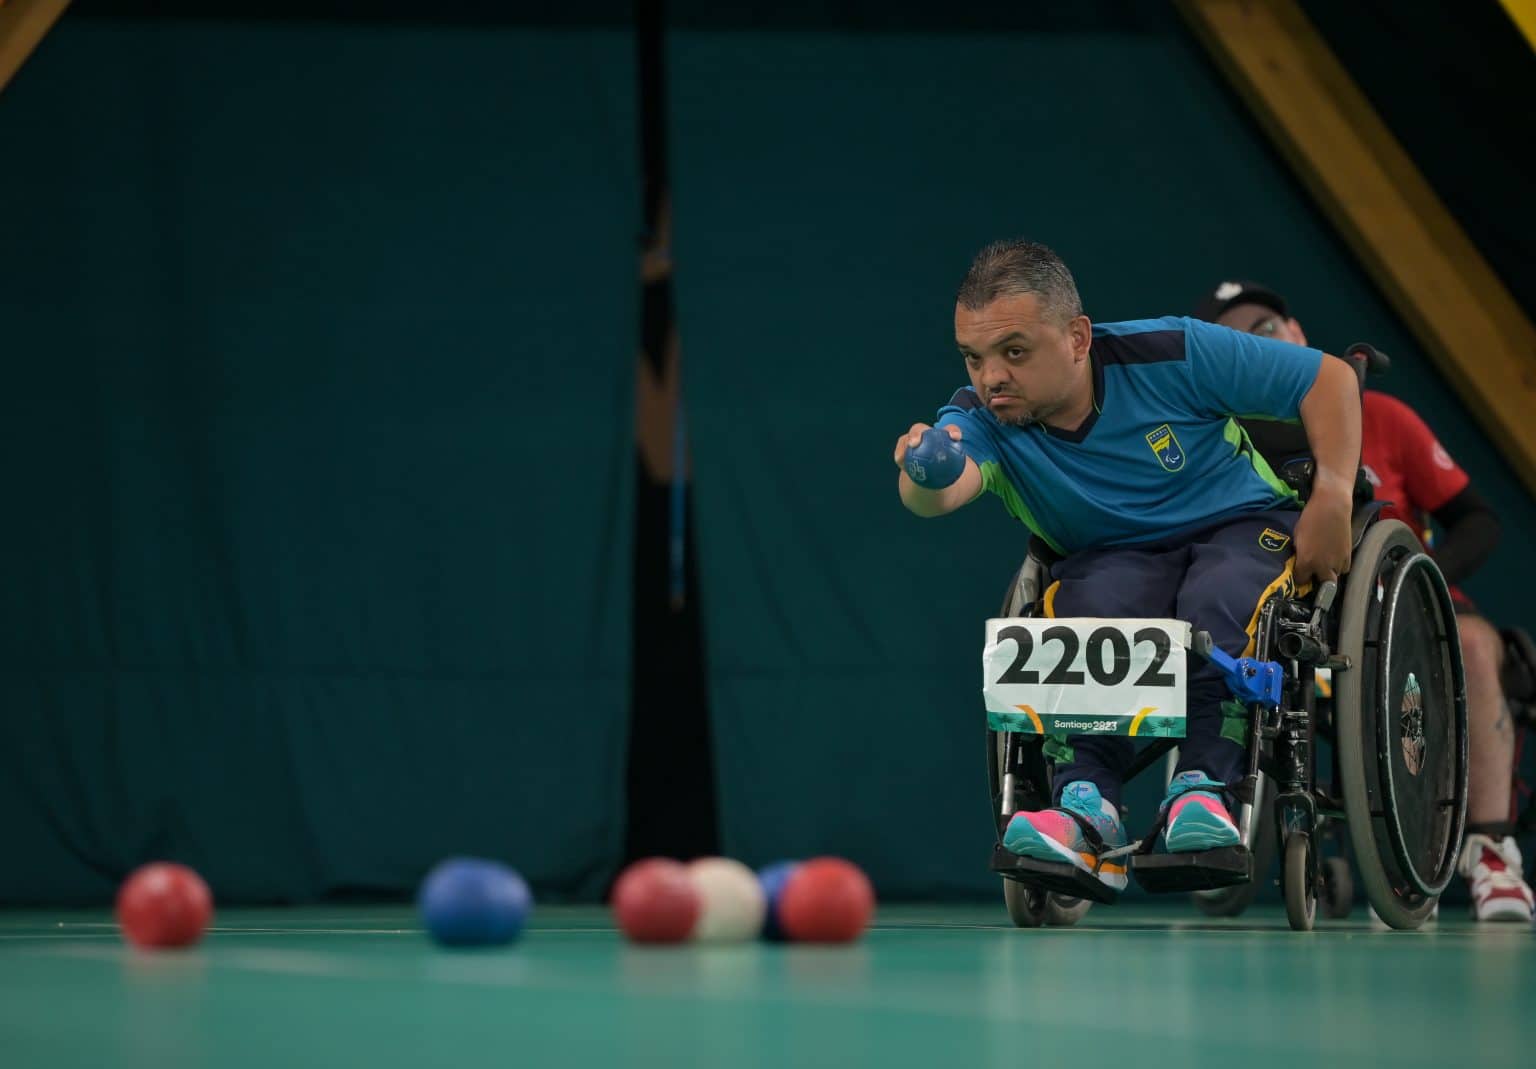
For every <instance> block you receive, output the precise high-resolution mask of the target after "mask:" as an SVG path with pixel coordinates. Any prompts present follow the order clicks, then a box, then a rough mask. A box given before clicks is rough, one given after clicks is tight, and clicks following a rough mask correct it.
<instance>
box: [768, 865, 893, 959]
mask: <svg viewBox="0 0 1536 1069" xmlns="http://www.w3.org/2000/svg"><path fill="white" fill-rule="evenodd" d="M874 911H875V890H874V888H873V887H871V886H870V884H869V877H867V876H865V875H864V873H863V871H862V870H860V868H859V867H858V866H857V865H855V864H853V863H852V862H851V861H844V860H843V859H842V858H840V857H818V858H812V859H811V860H810V861H807V862H805V863H804V864H802V865H801V866H800V867H799V868H798V869H797V870H795V874H794V875H793V876H791V877H790V878H789V882H788V883H786V884H785V885H784V894H783V896H782V897H781V898H780V899H779V919H780V921H781V923H782V924H783V926H784V932H785V934H786V935H788V936H789V938H790V939H793V940H795V941H796V942H801V943H851V942H853V940H855V939H857V938H858V937H859V936H860V935H862V934H863V933H864V929H865V928H866V927H868V926H869V918H870V915H871V914H872V913H874Z"/></svg>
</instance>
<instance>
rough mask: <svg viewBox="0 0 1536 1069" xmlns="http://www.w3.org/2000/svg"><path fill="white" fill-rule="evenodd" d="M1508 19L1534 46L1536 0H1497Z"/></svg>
mask: <svg viewBox="0 0 1536 1069" xmlns="http://www.w3.org/2000/svg"><path fill="white" fill-rule="evenodd" d="M1499 2H1500V3H1501V4H1503V5H1504V12H1505V14H1507V15H1508V16H1509V21H1510V22H1513V23H1514V24H1515V28H1516V29H1518V30H1519V31H1520V34H1521V36H1523V37H1524V38H1525V39H1526V40H1527V41H1528V42H1530V45H1531V47H1532V48H1536V0H1499Z"/></svg>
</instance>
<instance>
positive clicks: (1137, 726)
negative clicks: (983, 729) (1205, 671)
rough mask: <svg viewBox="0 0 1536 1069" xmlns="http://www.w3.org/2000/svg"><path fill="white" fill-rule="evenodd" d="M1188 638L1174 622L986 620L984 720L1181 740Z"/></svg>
mask: <svg viewBox="0 0 1536 1069" xmlns="http://www.w3.org/2000/svg"><path fill="white" fill-rule="evenodd" d="M1189 643H1190V626H1189V624H1188V623H1186V622H1184V621H1183V620H1102V619H1088V618H1084V619H1062V620H1041V619H1030V618H1024V619H1019V618H1009V619H998V620H988V621H987V645H986V650H985V652H984V654H983V655H982V666H983V671H984V673H985V675H984V676H983V679H982V693H983V696H984V697H985V700H986V706H987V722H988V725H989V726H990V727H991V728H992V730H994V731H1023V732H1030V733H1033V734H1038V735H1136V736H1143V735H1146V736H1172V737H1175V738H1182V737H1183V735H1184V716H1185V692H1186V690H1187V687H1188V651H1189Z"/></svg>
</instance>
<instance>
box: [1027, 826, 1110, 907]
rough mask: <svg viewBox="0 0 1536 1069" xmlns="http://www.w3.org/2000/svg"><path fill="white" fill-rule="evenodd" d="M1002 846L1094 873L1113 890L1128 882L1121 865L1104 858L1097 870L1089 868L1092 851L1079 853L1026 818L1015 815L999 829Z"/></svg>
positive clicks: (1038, 858)
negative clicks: (1006, 824)
mask: <svg viewBox="0 0 1536 1069" xmlns="http://www.w3.org/2000/svg"><path fill="white" fill-rule="evenodd" d="M1003 848H1004V849H1005V850H1008V851H1009V852H1011V853H1015V854H1018V855H1019V856H1020V857H1027V858H1032V859H1033V860H1035V861H1064V862H1066V863H1067V864H1068V865H1071V866H1073V867H1074V868H1077V869H1081V870H1082V871H1083V872H1086V873H1088V874H1089V875H1090V876H1094V877H1095V878H1096V879H1097V880H1098V881H1099V882H1100V883H1102V884H1103V885H1104V886H1105V887H1110V888H1113V889H1114V890H1116V891H1123V890H1125V889H1126V887H1127V885H1128V884H1129V883H1130V879H1129V877H1128V876H1127V875H1126V871H1125V866H1124V865H1122V864H1120V863H1118V862H1114V861H1106V862H1104V864H1103V865H1101V866H1100V867H1099V871H1098V873H1097V874H1095V873H1094V871H1093V866H1094V862H1095V861H1097V860H1098V859H1097V858H1095V857H1094V856H1093V855H1092V854H1085V853H1081V852H1079V851H1077V850H1073V849H1072V848H1071V847H1070V846H1066V845H1064V844H1062V843H1059V842H1057V841H1056V840H1055V839H1052V838H1051V837H1050V836H1048V835H1041V834H1040V832H1039V831H1038V830H1037V829H1036V828H1035V826H1034V825H1033V824H1031V823H1030V822H1029V821H1027V820H1020V819H1018V818H1015V819H1013V820H1012V821H1009V823H1008V829H1007V831H1006V832H1004V833H1003Z"/></svg>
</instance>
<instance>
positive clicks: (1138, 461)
mask: <svg viewBox="0 0 1536 1069" xmlns="http://www.w3.org/2000/svg"><path fill="white" fill-rule="evenodd" d="M1322 358H1323V354H1322V353H1321V352H1319V351H1318V350H1316V349H1306V348H1302V347H1300V346H1296V345H1291V344H1288V343H1286V342H1280V341H1275V340H1273V339H1270V338H1259V337H1255V336H1253V335H1251V334H1243V333H1240V332H1238V331H1235V330H1229V329H1228V328H1226V327H1219V326H1216V325H1215V324H1214V323H1205V322H1202V321H1200V320H1197V319H1188V318H1184V317H1182V316H1179V317H1175V316H1169V317H1166V318H1163V319H1143V320H1136V321H1134V322H1127V323H1101V324H1099V325H1098V326H1095V327H1094V328H1093V344H1092V348H1091V349H1090V351H1089V360H1090V363H1091V364H1092V368H1093V394H1094V409H1093V411H1092V412H1091V413H1090V414H1089V416H1088V418H1087V419H1086V420H1085V421H1084V422H1083V425H1082V426H1081V427H1079V428H1078V429H1077V430H1075V431H1071V432H1067V431H1062V430H1058V429H1056V428H1054V427H1046V426H1045V425H1044V424H1039V423H1032V424H1029V425H1028V426H1026V427H1017V426H1013V425H1011V424H1005V423H1001V422H999V421H998V419H997V417H996V416H994V415H993V414H992V412H991V411H990V410H989V409H988V408H987V407H986V404H985V403H984V402H983V401H982V400H981V398H979V397H978V396H977V395H976V391H975V390H973V389H972V388H971V387H969V386H967V387H966V388H965V389H963V390H961V391H959V392H958V393H956V394H955V396H954V397H953V398H952V399H951V400H950V403H949V404H948V405H945V406H944V407H943V408H941V409H939V426H947V425H950V424H953V425H954V426H957V427H959V428H960V432H961V436H962V437H961V442H960V445H961V447H962V448H963V449H964V450H965V452H966V455H967V456H969V457H970V458H971V459H972V460H974V461H976V463H977V465H978V466H979V467H980V468H981V478H982V486H983V487H984V488H985V489H987V490H990V491H991V492H992V493H994V494H996V495H997V496H998V497H1000V498H1002V501H1003V504H1004V506H1006V507H1007V509H1008V511H1009V512H1010V513H1012V514H1013V515H1014V516H1016V517H1017V518H1018V519H1020V520H1022V521H1023V522H1024V524H1025V525H1026V526H1028V527H1029V529H1030V530H1032V531H1034V532H1035V534H1037V535H1039V536H1040V537H1041V538H1043V539H1044V540H1045V541H1046V542H1047V543H1048V544H1049V545H1050V546H1051V548H1053V549H1055V550H1056V551H1057V552H1058V553H1062V554H1070V553H1075V552H1077V551H1078V550H1081V549H1089V548H1093V547H1097V546H1123V545H1134V544H1136V543H1138V542H1150V541H1154V540H1156V539H1159V538H1164V537H1166V536H1167V535H1169V534H1170V533H1173V532H1177V531H1183V530H1196V529H1198V528H1200V527H1202V526H1206V525H1208V524H1212V523H1215V522H1216V521H1218V520H1221V519H1224V518H1226V517H1228V516H1233V515H1236V514H1238V513H1243V512H1258V511H1262V510H1264V509H1273V508H1286V507H1293V508H1294V507H1296V505H1297V498H1296V494H1295V493H1294V492H1293V491H1292V490H1291V489H1290V488H1289V487H1287V486H1286V485H1285V484H1284V483H1283V482H1281V481H1280V480H1279V479H1278V478H1277V477H1276V476H1275V474H1274V472H1273V471H1271V470H1270V467H1269V465H1268V464H1267V463H1265V461H1264V458H1263V457H1261V456H1260V455H1259V454H1258V452H1257V450H1255V449H1254V448H1253V447H1252V445H1251V444H1250V443H1249V441H1248V436H1247V434H1245V433H1244V432H1243V430H1242V428H1241V427H1240V426H1239V425H1238V423H1237V420H1236V418H1234V417H1240V416H1257V417H1260V418H1267V419H1280V420H1290V421H1293V422H1294V421H1296V420H1298V419H1300V408H1301V399H1302V398H1303V397H1305V396H1306V393H1307V391H1308V390H1309V389H1311V388H1312V383H1313V381H1315V380H1316V378H1317V372H1318V368H1319V367H1320V366H1321V364H1322Z"/></svg>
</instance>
